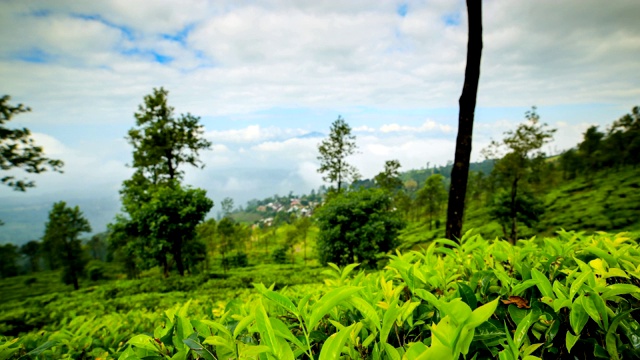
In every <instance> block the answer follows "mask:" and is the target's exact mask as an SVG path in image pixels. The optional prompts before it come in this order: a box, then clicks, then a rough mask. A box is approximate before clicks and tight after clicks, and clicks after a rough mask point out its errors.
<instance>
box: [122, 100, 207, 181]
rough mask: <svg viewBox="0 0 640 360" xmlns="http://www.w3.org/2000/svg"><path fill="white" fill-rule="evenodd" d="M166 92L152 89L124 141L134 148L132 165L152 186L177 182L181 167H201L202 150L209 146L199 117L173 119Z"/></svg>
mask: <svg viewBox="0 0 640 360" xmlns="http://www.w3.org/2000/svg"><path fill="white" fill-rule="evenodd" d="M168 94H169V92H168V91H167V90H165V89H163V88H160V89H153V94H151V95H147V96H145V97H144V103H143V104H141V105H140V106H139V108H138V112H136V113H135V118H136V125H137V128H133V129H131V130H129V133H128V137H127V140H128V141H129V143H130V144H131V145H132V146H133V149H134V150H133V163H132V166H133V167H134V168H136V169H138V170H139V171H141V172H142V174H143V175H144V176H145V177H146V178H147V179H149V180H150V181H151V182H152V183H154V184H155V183H158V182H162V181H165V180H176V179H180V178H181V177H182V175H183V174H184V172H183V171H182V170H181V166H182V165H183V164H189V165H192V166H200V165H201V164H202V162H201V161H200V160H199V158H198V153H199V151H201V150H207V149H210V147H211V142H209V141H208V140H206V139H204V138H203V136H202V135H203V133H204V130H203V128H202V125H200V123H199V121H200V118H199V117H196V116H193V115H191V114H189V113H187V114H181V115H180V116H178V117H176V116H175V115H174V114H173V110H174V109H173V107H171V106H169V105H168V104H167V96H168Z"/></svg>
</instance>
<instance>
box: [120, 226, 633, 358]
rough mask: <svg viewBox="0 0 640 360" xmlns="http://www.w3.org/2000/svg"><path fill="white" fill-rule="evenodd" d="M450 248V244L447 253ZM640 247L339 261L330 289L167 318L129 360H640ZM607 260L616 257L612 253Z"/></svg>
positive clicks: (491, 248) (176, 312)
mask: <svg viewBox="0 0 640 360" xmlns="http://www.w3.org/2000/svg"><path fill="white" fill-rule="evenodd" d="M443 245H447V246H448V248H447V247H444V246H443ZM639 250H640V249H639V248H638V245H637V244H635V243H634V242H631V241H630V239H629V238H627V237H626V236H625V235H624V234H620V235H615V236H612V235H608V234H601V235H597V236H590V237H586V236H581V235H580V234H576V233H567V232H559V233H558V238H545V239H531V240H526V241H520V242H519V243H518V244H517V245H515V246H514V245H511V244H509V243H507V242H504V241H486V240H484V239H482V238H480V237H479V236H469V235H468V234H467V235H465V236H463V238H462V239H461V244H458V243H455V242H452V241H450V240H446V239H442V240H437V241H435V242H433V243H432V244H431V245H430V246H429V247H428V248H427V249H425V250H422V251H409V252H406V253H398V254H397V255H394V256H391V261H390V262H389V264H388V266H387V267H386V268H385V270H384V271H380V272H375V273H369V274H366V273H364V272H354V270H355V268H356V267H357V264H350V265H348V266H346V267H344V268H340V267H338V266H336V265H334V264H330V265H331V268H330V269H328V270H326V271H325V274H326V275H327V276H328V279H326V280H325V286H324V287H322V288H319V287H317V286H314V287H308V288H305V291H304V292H300V291H296V290H293V289H291V290H289V289H282V290H280V291H276V290H274V289H273V287H271V288H267V287H266V286H264V285H263V284H260V283H256V284H255V288H256V290H257V291H258V293H259V296H256V297H249V298H247V299H246V300H245V301H230V302H229V303H228V304H227V305H226V306H225V307H224V311H223V312H220V313H218V315H217V316H215V317H214V318H208V317H197V316H196V317H194V316H189V313H188V309H192V308H193V305H192V304H190V302H186V303H185V304H184V305H182V306H181V307H174V308H172V309H171V310H169V311H167V312H165V316H164V321H163V322H164V325H162V326H158V327H157V328H156V329H155V331H153V335H152V336H151V335H143V334H140V335H136V336H134V337H131V338H130V339H129V340H128V342H127V347H123V348H120V351H119V352H118V353H117V354H118V355H119V356H120V358H142V357H145V356H150V357H159V356H166V357H172V356H173V357H176V356H178V357H188V356H193V357H196V356H198V357H201V358H211V359H230V358H238V359H242V358H264V359H296V358H309V359H311V358H314V359H337V358H341V357H345V358H350V359H407V360H409V359H432V358H435V359H459V358H475V359H488V358H500V359H529V360H533V359H543V358H545V359H546V358H568V357H571V358H587V357H594V356H595V357H601V358H610V359H620V358H635V357H637V356H638V355H640V354H639V353H640V350H638V346H637V340H636V339H637V336H638V332H639V330H638V329H640V324H639V323H638V321H637V320H636V319H635V317H634V316H633V310H634V309H636V308H637V307H638V305H640V287H638V286H637V285H635V284H634V283H635V282H637V281H638V279H640V273H638V271H637V269H638V266H639V265H640V251H639ZM608 253H610V254H608Z"/></svg>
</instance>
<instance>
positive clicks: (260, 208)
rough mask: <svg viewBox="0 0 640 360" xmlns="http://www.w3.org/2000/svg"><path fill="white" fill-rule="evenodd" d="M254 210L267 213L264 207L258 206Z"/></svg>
mask: <svg viewBox="0 0 640 360" xmlns="http://www.w3.org/2000/svg"><path fill="white" fill-rule="evenodd" d="M256 210H258V211H259V212H266V211H267V207H266V206H264V205H260V206H258V207H257V208H256Z"/></svg>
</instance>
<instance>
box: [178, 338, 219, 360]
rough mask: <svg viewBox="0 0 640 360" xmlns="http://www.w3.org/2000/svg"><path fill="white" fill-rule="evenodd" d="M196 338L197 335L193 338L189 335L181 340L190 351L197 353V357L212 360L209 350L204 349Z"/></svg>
mask: <svg viewBox="0 0 640 360" xmlns="http://www.w3.org/2000/svg"><path fill="white" fill-rule="evenodd" d="M194 335H195V334H194ZM197 339H198V337H197V336H194V338H192V337H189V338H188V339H184V340H182V341H183V342H184V343H185V345H187V347H188V348H189V349H191V351H193V352H195V353H196V354H198V356H199V357H201V358H203V359H205V360H214V357H213V354H212V353H210V352H209V350H207V349H205V348H204V346H202V344H200V343H198V341H197Z"/></svg>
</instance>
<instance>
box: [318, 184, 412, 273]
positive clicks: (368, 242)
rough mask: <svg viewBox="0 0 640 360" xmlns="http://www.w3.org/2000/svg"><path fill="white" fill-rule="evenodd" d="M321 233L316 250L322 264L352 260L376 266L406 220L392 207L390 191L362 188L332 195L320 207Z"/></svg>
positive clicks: (391, 246)
mask: <svg viewBox="0 0 640 360" xmlns="http://www.w3.org/2000/svg"><path fill="white" fill-rule="evenodd" d="M316 216H317V224H318V227H319V228H320V233H319V234H318V239H317V252H318V256H319V258H320V262H321V263H322V264H327V263H328V262H332V263H335V264H338V265H346V264H350V263H353V262H359V263H362V264H363V265H364V266H365V267H370V268H372V267H375V266H376V258H377V256H378V255H379V254H380V253H384V252H387V251H390V250H392V249H394V248H395V246H396V245H397V235H398V232H399V231H400V230H401V229H402V228H404V226H405V223H404V220H403V219H402V217H401V216H400V213H399V212H397V211H393V210H392V209H391V198H390V197H389V194H387V193H385V192H384V191H382V190H380V189H361V190H356V191H351V192H347V193H339V194H337V195H335V196H333V197H331V198H330V199H329V200H327V202H326V203H325V204H324V205H323V206H322V207H321V208H320V209H319V210H318V211H317V213H316Z"/></svg>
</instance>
